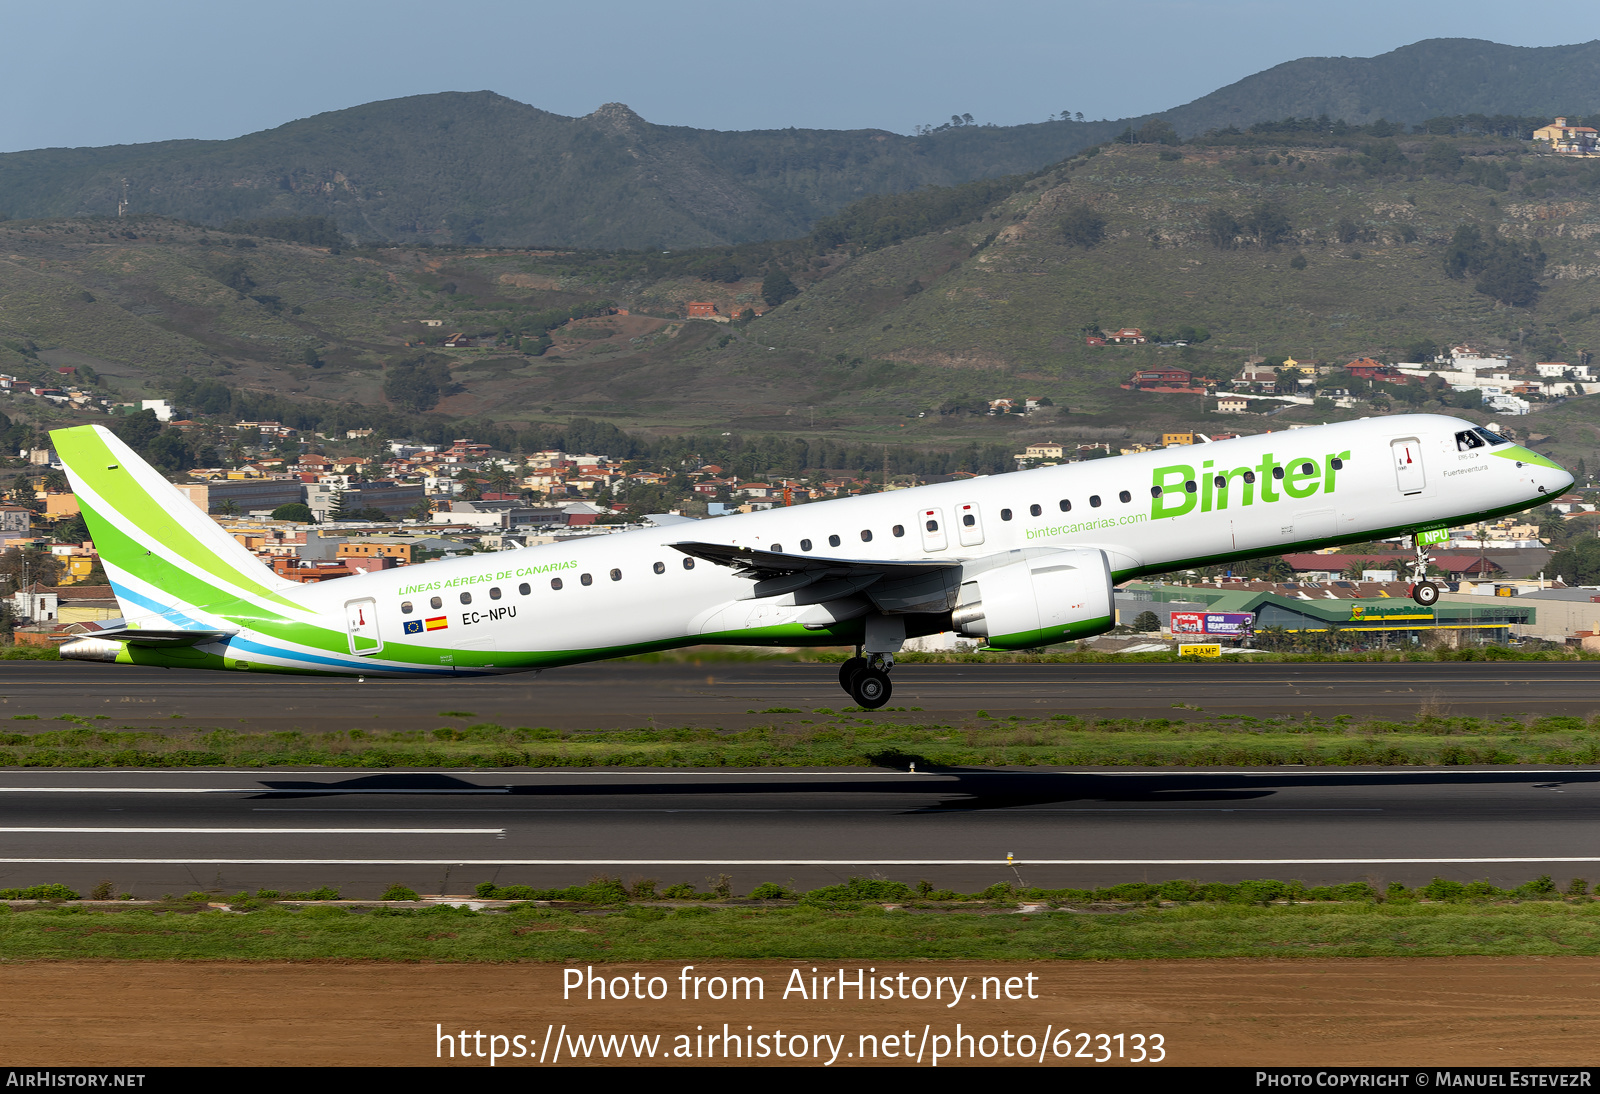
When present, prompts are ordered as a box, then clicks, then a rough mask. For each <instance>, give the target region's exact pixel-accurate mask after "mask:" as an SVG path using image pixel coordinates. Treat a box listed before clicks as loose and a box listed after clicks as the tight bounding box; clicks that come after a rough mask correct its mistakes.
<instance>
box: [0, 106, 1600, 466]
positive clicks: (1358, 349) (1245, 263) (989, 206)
mask: <svg viewBox="0 0 1600 1094" xmlns="http://www.w3.org/2000/svg"><path fill="white" fill-rule="evenodd" d="M1274 142H1275V143H1274ZM969 199H970V200H969ZM1463 229H1465V231H1463ZM1596 239H1600V168H1597V166H1596V164H1595V161H1593V160H1583V159H1581V158H1577V157H1556V156H1549V155H1540V154H1537V153H1535V152H1534V150H1533V149H1532V148H1531V147H1530V146H1529V145H1528V144H1527V142H1523V141H1518V140H1513V139H1509V138H1502V137H1485V136H1481V135H1480V136H1410V137H1405V138H1402V139H1400V140H1393V139H1381V138H1380V139H1374V138H1373V137H1372V136H1371V135H1369V134H1365V133H1362V132H1360V131H1352V132H1348V133H1346V134H1344V135H1343V136H1332V135H1329V134H1323V133H1310V134H1301V135H1298V136H1282V135H1280V136H1271V135H1263V134H1257V135H1252V136H1247V137H1239V136H1232V135H1218V136H1216V137H1213V138H1207V139H1201V140H1196V141H1191V142H1189V143H1187V144H1184V145H1182V146H1179V147H1172V146H1168V145H1159V144H1157V145H1151V144H1133V145H1127V144H1111V145H1107V146H1104V147H1103V148H1101V147H1097V148H1094V149H1091V150H1087V151H1086V152H1084V153H1083V154H1080V155H1078V156H1076V157H1073V158H1071V159H1069V160H1067V161H1065V162H1063V163H1060V164H1058V165H1056V166H1055V167H1052V168H1050V169H1048V170H1045V171H1041V172H1037V173H1035V174H1033V175H1031V176H1028V177H1025V178H1014V179H1010V180H1006V181H995V182H977V183H969V184H966V185H965V186H963V187H958V188H955V189H953V190H944V189H927V190H920V191H915V192H912V193H909V194H900V195H880V196H877V197H873V198H870V199H867V200H865V201H862V202H859V203H856V204H855V205H854V206H852V207H851V208H850V209H849V210H847V211H846V212H845V213H844V214H841V215H839V216H836V217H831V218H828V219H827V220H826V221H824V223H823V224H822V225H821V226H819V228H818V230H817V231H816V232H814V233H813V234H812V235H811V236H809V237H802V238H798V239H792V240H787V241H780V242H764V243H751V244H746V245H743V246H741V247H738V248H732V249H727V248H719V249H716V250H712V251H703V252H673V253H672V254H670V255H662V254H641V253H637V252H629V253H615V252H610V253H608V252H596V251H589V252H579V251H548V250H546V251H530V250H526V249H524V250H511V249H506V250H494V249H477V250H473V249H449V250H447V249H443V248H438V249H434V248H416V247H383V248H362V249H345V250H344V251H343V253H332V251H331V250H330V249H329V248H326V247H320V246H312V245H309V244H305V243H295V242H291V241H287V240H281V239H272V238H266V237H252V236H249V235H241V234H237V233H222V232H212V231H206V230H203V229H200V228H197V227H194V226H192V225H186V224H182V223H180V222H176V221H172V220H164V219H161V218H157V217H151V216H144V217H128V218H124V219H121V220H118V219H114V218H87V219H82V218H79V219H72V218H63V219H59V220H35V221H13V222H9V223H5V224H0V302H3V303H0V370H4V371H7V372H10V373H13V374H15V375H18V376H21V377H23V378H25V379H27V380H29V381H30V382H39V381H48V382H51V383H59V382H61V377H60V374H59V373H58V372H57V370H58V369H60V368H65V367H76V368H77V369H78V370H79V371H78V373H77V374H76V375H77V376H79V377H83V376H86V375H88V373H86V372H85V371H84V370H85V368H86V367H87V368H88V369H90V370H92V373H93V374H94V375H95V376H97V377H98V379H99V381H100V382H101V388H100V389H99V390H101V391H102V392H103V393H105V394H107V395H110V394H115V395H116V396H117V397H119V398H123V399H128V398H133V397H142V398H150V397H160V396H166V397H171V398H175V399H176V400H177V401H178V405H179V406H181V407H184V408H186V409H191V410H193V411H194V412H195V413H198V414H216V415H223V414H225V413H227V412H229V411H231V412H232V413H233V415H234V416H235V417H243V418H248V419H261V418H280V419H282V420H285V421H294V422H297V423H300V424H301V425H302V426H303V427H305V428H315V429H321V430H326V429H328V428H329V423H330V419H329V418H327V417H326V415H328V414H335V415H336V416H335V418H334V419H332V420H333V421H334V422H335V423H337V424H336V425H335V428H337V429H338V430H340V431H342V430H343V429H345V428H350V427H355V426H361V425H368V426H371V425H379V424H382V423H383V422H384V421H387V422H389V423H390V424H389V425H387V426H385V428H389V429H391V430H392V431H396V432H404V433H411V432H415V427H414V426H413V425H411V424H406V423H401V422H400V421H399V418H398V417H397V416H398V415H400V414H401V413H402V412H405V413H410V414H412V416H413V418H414V417H415V415H416V414H418V413H421V412H431V413H430V417H429V420H430V421H432V422H433V423H434V425H435V426H437V428H438V430H439V431H441V432H445V431H450V430H454V432H450V433H449V435H450V436H464V435H467V434H468V433H471V432H473V431H474V430H477V429H479V428H480V425H479V424H477V423H482V422H493V423H505V424H510V425H512V426H515V427H516V428H519V429H520V428H523V427H525V426H527V425H529V424H537V425H548V424H550V423H553V422H560V421H563V420H565V419H567V418H569V417H571V416H574V415H575V416H577V417H580V418H588V419H602V420H606V421H610V422H613V423H616V424H617V425H619V426H621V427H623V428H625V429H628V430H632V431H639V432H649V433H656V434H671V435H679V434H682V433H683V432H684V431H695V430H703V431H705V432H708V433H711V434H712V435H716V434H719V433H722V432H731V431H741V432H766V433H772V434H775V435H781V436H786V437H789V438H796V439H804V438H816V437H818V436H828V437H831V438H834V439H841V440H848V441H849V442H850V443H851V444H856V445H860V444H874V445H876V444H881V443H889V444H897V445H909V446H926V447H930V448H931V447H942V448H946V449H947V448H948V447H949V446H951V445H958V444H959V445H965V444H969V443H972V442H981V443H985V444H988V443H1004V444H1015V443H1018V442H1022V441H1026V440H1028V439H1030V438H1031V439H1038V440H1057V441H1064V440H1069V439H1080V440H1110V441H1115V440H1117V439H1125V438H1129V437H1131V438H1133V439H1137V440H1149V439H1150V438H1152V437H1154V436H1155V435H1157V434H1158V433H1159V432H1160V431H1163V430H1177V429H1192V428H1199V429H1201V431H1202V432H1207V433H1213V432H1218V431H1226V430H1232V429H1236V428H1243V429H1245V430H1247V431H1251V432H1257V431H1260V430H1262V429H1280V428H1284V427H1286V426H1287V425H1290V424H1294V423H1304V422H1307V421H1320V420H1324V419H1327V418H1338V417H1341V416H1343V417H1353V416H1359V415H1362V414H1369V413H1373V412H1374V411H1373V410H1372V409H1370V408H1369V407H1367V406H1366V405H1365V404H1363V405H1361V406H1358V407H1357V408H1355V409H1353V410H1337V411H1334V410H1331V409H1329V408H1326V407H1324V408H1312V407H1309V406H1308V407H1303V408H1296V409H1289V410H1285V411H1282V412H1281V413H1276V414H1274V415H1273V416H1272V417H1270V418H1262V417H1259V416H1246V417H1241V418H1232V417H1225V418H1219V417H1218V416H1217V415H1216V414H1215V413H1213V412H1212V411H1211V410H1209V409H1207V403H1206V401H1205V400H1204V399H1202V398H1200V397H1199V396H1197V395H1185V394H1160V393H1154V392H1146V391H1130V390H1127V389H1125V388H1123V387H1122V386H1121V385H1122V384H1123V383H1125V382H1127V380H1128V378H1129V376H1130V374H1131V373H1133V372H1134V371H1135V370H1139V369H1147V368H1152V367H1161V366H1181V367H1183V368H1185V369H1190V370H1192V371H1194V372H1195V373H1197V374H1198V375H1201V376H1209V377H1212V378H1215V379H1218V380H1226V379H1227V378H1228V377H1231V376H1233V375H1235V374H1236V373H1237V370H1238V368H1239V366H1240V365H1241V364H1242V363H1243V361H1244V360H1245V358H1247V357H1248V356H1251V355H1255V354H1259V355H1261V356H1264V357H1269V358H1270V357H1274V356H1277V357H1283V356H1293V357H1295V358H1297V359H1300V360H1314V361H1323V362H1329V363H1334V364H1338V363H1341V362H1343V361H1348V360H1351V359H1353V358H1356V357H1360V356H1366V355H1376V356H1380V357H1383V358H1385V359H1389V360H1414V359H1415V357H1414V356H1412V355H1413V354H1417V353H1421V352H1423V351H1422V350H1418V349H1415V348H1414V347H1415V346H1416V345H1417V344H1418V343H1423V342H1429V343H1432V344H1434V345H1435V346H1448V345H1452V344H1456V343H1459V342H1463V341H1465V342H1470V343H1472V344H1475V345H1478V346H1480V347H1482V348H1484V349H1488V350H1495V351H1503V352H1507V353H1510V354H1512V355H1514V357H1515V359H1516V363H1517V364H1518V365H1527V364H1529V363H1531V362H1534V361H1552V360H1556V361H1561V360H1564V361H1569V362H1572V363H1574V364H1581V363H1585V362H1586V360H1587V357H1586V354H1587V353H1588V351H1591V350H1593V349H1595V348H1597V347H1600V306H1597V304H1596V302H1595V295H1594V288H1595V285H1596V284H1597V283H1600V263H1597V261H1596V257H1595V241H1596ZM1475 255H1476V256H1477V257H1474V256H1475ZM1480 260H1481V261H1480ZM780 270H781V271H783V272H784V273H785V279H786V280H787V281H790V282H792V284H793V286H794V288H795V289H796V290H797V292H796V294H795V295H793V296H792V297H791V298H789V299H787V300H786V301H784V302H782V303H780V304H778V305H776V306H771V305H769V304H768V303H767V302H766V301H765V297H766V296H767V295H771V294H768V293H767V292H766V291H765V289H764V286H765V283H766V281H767V280H768V277H769V275H770V274H772V273H774V272H775V271H780ZM1497 270H1498V274H1497V273H1496V271H1497ZM1519 271H1520V274H1526V275H1527V277H1529V278H1531V279H1533V280H1534V281H1535V282H1536V284H1535V285H1534V286H1533V288H1532V289H1531V290H1530V291H1529V293H1528V294H1527V295H1526V296H1523V295H1521V294H1520V293H1518V292H1516V291H1507V289H1508V286H1507V285H1506V284H1505V283H1504V278H1505V277H1507V276H1508V277H1509V278H1510V280H1511V282H1513V283H1512V284H1511V285H1510V286H1509V288H1510V289H1512V290H1515V289H1516V288H1517V285H1516V284H1515V281H1516V278H1517V277H1518V276H1520V274H1519ZM1497 277H1498V278H1500V280H1497ZM774 280H775V281H776V279H774ZM1497 294H1499V295H1498V296H1497ZM785 295H787V293H786V294H785ZM691 301H697V302H703V303H708V304H714V305H715V306H716V308H717V310H718V312H719V313H720V316H722V317H726V316H730V315H735V314H739V313H741V312H743V311H744V310H745V309H746V308H753V309H755V310H761V311H764V312H765V314H763V315H761V316H760V317H759V318H756V319H754V320H753V321H748V322H735V323H731V324H721V323H715V322H701V321H685V320H684V318H683V317H684V315H685V314H686V310H687V305H688V303H689V302H691ZM1519 301H1520V302H1519ZM613 308H615V309H626V312H625V313H624V312H623V311H620V310H619V311H617V312H616V313H615V314H612V310H613ZM1123 326H1133V327H1140V328H1143V329H1144V330H1145V331H1146V332H1147V333H1149V334H1152V335H1156V334H1161V335H1165V336H1166V338H1167V340H1178V339H1180V338H1181V340H1184V341H1189V342H1191V343H1192V344H1191V345H1189V346H1187V347H1176V346H1168V347H1160V346H1157V345H1142V346H1091V345H1088V344H1087V343H1086V341H1085V332H1086V330H1087V331H1093V330H1094V329H1096V328H1102V329H1108V330H1109V329H1116V328H1118V327H1123ZM457 333H461V334H465V335H466V341H467V343H468V344H467V347H465V348H461V347H459V346H455V347H447V346H445V345H444V344H443V343H444V342H445V340H446V339H447V338H449V337H450V336H451V335H455V334H457ZM1202 334H1204V335H1205V337H1201V335H1202ZM1409 394H1411V395H1415V396H1417V397H1418V398H1424V399H1426V398H1429V397H1428V396H1427V395H1426V394H1425V393H1424V392H1423V390H1422V389H1421V388H1417V389H1415V390H1414V391H1411V392H1409ZM1024 396H1026V397H1042V396H1048V397H1049V398H1050V399H1051V400H1052V401H1053V403H1054V404H1055V406H1054V407H1053V408H1051V410H1052V413H1050V414H1040V415H1029V416H1028V417H1027V418H1025V419H1024V418H1021V417H1020V416H1011V415H1007V416H1005V417H1003V418H992V417H989V416H987V415H984V414H982V413H981V412H980V413H976V414H975V413H973V411H974V409H975V408H980V407H986V406H987V401H988V400H990V399H995V398H999V397H1009V398H1019V397H1024ZM1395 398H1396V399H1397V403H1396V405H1397V406H1398V405H1400V403H1399V402H1398V400H1399V398H1400V396H1399V395H1398V394H1397V395H1396V396H1395ZM1427 405H1429V406H1433V405H1435V404H1434V403H1431V402H1430V403H1428V404H1427ZM1450 405H1451V409H1452V412H1454V411H1455V410H1457V409H1461V410H1462V412H1463V413H1473V412H1471V411H1468V410H1466V409H1465V408H1461V407H1460V406H1459V404H1457V403H1452V404H1450ZM1535 405H1536V406H1538V407H1539V408H1540V412H1539V413H1537V414H1534V415H1531V416H1530V418H1529V419H1525V420H1523V419H1519V420H1518V427H1519V428H1523V426H1524V424H1527V425H1531V426H1532V427H1533V428H1534V429H1536V430H1538V431H1539V432H1542V433H1547V434H1550V435H1551V436H1552V437H1553V438H1554V439H1553V440H1551V441H1550V442H1549V444H1548V445H1546V446H1545V449H1543V450H1548V451H1550V452H1552V453H1553V454H1555V455H1556V456H1557V458H1560V459H1563V460H1567V461H1569V462H1571V463H1574V464H1575V463H1576V460H1577V459H1579V458H1582V459H1584V460H1586V461H1587V462H1588V464H1589V465H1590V466H1594V465H1595V461H1596V459H1597V458H1600V429H1597V428H1596V427H1595V424H1594V423H1595V417H1594V411H1593V406H1594V400H1593V399H1592V398H1591V399H1573V400H1570V401H1569V402H1567V403H1566V404H1561V405H1556V404H1542V403H1541V404H1535ZM313 407H320V408H322V409H321V410H320V411H319V412H318V413H320V414H322V415H323V417H318V418H315V419H313V418H312V417H311V416H310V411H309V409H308V408H313ZM1062 408H1068V410H1067V412H1065V413H1063V412H1062ZM5 413H6V414H7V415H8V416H10V417H12V418H13V419H17V418H19V417H26V418H27V419H28V420H29V421H36V422H39V423H40V424H41V425H42V424H45V423H46V422H49V421H55V420H57V419H56V418H55V417H51V416H52V415H64V414H65V411H58V410H57V409H56V408H52V407H50V406H48V405H46V404H43V403H42V401H41V400H37V399H34V398H32V397H28V396H21V395H16V396H12V397H11V398H10V399H7V400H5ZM432 415H445V416H449V418H450V419H453V420H454V423H455V424H450V423H449V422H446V421H445V419H442V418H438V417H433V416H432ZM61 420H67V419H66V418H64V417H63V418H61ZM1479 420H1483V416H1482V415H1479ZM1010 451H1020V448H1011V449H1010Z"/></svg>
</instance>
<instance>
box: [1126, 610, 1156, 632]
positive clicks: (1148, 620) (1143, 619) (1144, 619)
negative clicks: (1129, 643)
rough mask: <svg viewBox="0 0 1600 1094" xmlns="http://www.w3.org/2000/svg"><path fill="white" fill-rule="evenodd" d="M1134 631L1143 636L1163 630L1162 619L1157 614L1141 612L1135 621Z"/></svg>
mask: <svg viewBox="0 0 1600 1094" xmlns="http://www.w3.org/2000/svg"><path fill="white" fill-rule="evenodd" d="M1133 629H1134V630H1136V631H1138V632H1139V633H1141V634H1149V633H1150V632H1152V631H1159V630H1160V629H1161V619H1160V617H1159V616H1157V615H1156V613H1155V612H1151V611H1144V612H1140V613H1139V614H1138V615H1137V616H1136V617H1135V618H1134V620H1133Z"/></svg>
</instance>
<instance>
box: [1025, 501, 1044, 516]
mask: <svg viewBox="0 0 1600 1094" xmlns="http://www.w3.org/2000/svg"><path fill="white" fill-rule="evenodd" d="M1042 512H1044V508H1043V507H1042V506H1040V505H1038V504H1034V505H1030V506H1028V513H1029V514H1030V515H1032V516H1035V517H1036V516H1038V515H1039V514H1040V513H1042Z"/></svg>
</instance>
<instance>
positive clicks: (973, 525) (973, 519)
mask: <svg viewBox="0 0 1600 1094" xmlns="http://www.w3.org/2000/svg"><path fill="white" fill-rule="evenodd" d="M956 520H958V521H960V524H959V525H958V526H957V527H958V531H959V533H960V535H961V546H963V547H976V546H978V544H980V543H982V542H983V518H982V517H981V516H980V515H979V513H978V507H977V506H976V505H963V506H961V507H960V508H959V509H957V510H956Z"/></svg>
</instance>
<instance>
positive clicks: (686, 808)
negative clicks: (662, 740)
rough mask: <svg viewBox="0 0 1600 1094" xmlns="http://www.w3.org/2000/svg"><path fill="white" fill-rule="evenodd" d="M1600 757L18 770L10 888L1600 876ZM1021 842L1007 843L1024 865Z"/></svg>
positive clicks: (366, 888)
mask: <svg viewBox="0 0 1600 1094" xmlns="http://www.w3.org/2000/svg"><path fill="white" fill-rule="evenodd" d="M1597 821H1600V771H1595V770H1593V769H1576V768H1566V769H1517V768H1507V769H1470V768H1469V769H1461V768H1456V769H1449V770H1438V769H1417V768H1386V769H1373V770H1362V769H1305V768H1302V769H1292V768H1284V769H1278V770H1248V771H1195V770H1182V771H1128V770H1125V769H1117V770H1082V771H1071V770H1061V771H1049V770H1039V769H1025V770H1024V769H1014V770H999V771H997V770H957V771H942V772H940V773H937V774H911V773H902V772H895V771H885V770H864V769H841V770H830V771H818V770H810V771H794V770H770V769H767V770H758V771H726V770H694V771H680V770H651V771H612V770H604V771H593V770H588V771H586V770H539V771H526V770H518V771H487V770H478V771H472V772H461V771H413V772H385V773H381V774H357V773H351V772H326V771H317V772H312V771H305V770H299V771H260V770H257V771H161V772H153V771H132V770H79V771H64V770H52V771H44V770H17V769H13V770H8V771H3V772H0V887H7V888H10V887H20V886H24V885H29V884H37V883H39V882H43V881H60V882H63V883H66V884H69V885H72V886H74V887H76V888H79V889H80V890H85V891H86V890H87V889H89V888H91V887H92V886H93V885H95V884H96V883H97V882H99V881H101V880H102V879H104V880H107V881H109V882H111V884H112V885H113V887H114V888H115V890H116V891H118V892H124V891H127V892H132V893H134V894H135V895H136V896H139V897H144V898H148V897H154V896H159V895H162V894H164V893H183V892H188V891H191V890H195V889H200V890H215V891H220V892H233V891H237V890H239V889H244V888H249V889H255V888H262V887H268V888H275V889H280V890H303V889H310V888H315V887H317V886H320V885H323V884H328V885H332V886H335V887H338V888H340V889H341V890H342V891H343V892H344V894H345V895H346V896H348V897H365V898H372V897H376V896H377V895H378V894H379V893H380V892H381V891H382V890H383V889H384V888H385V887H386V886H388V885H389V884H392V883H395V882H399V883H403V884H406V885H409V886H410V887H412V888H414V889H416V890H418V891H419V892H422V893H425V894H427V893H433V894H470V893H471V892H472V888H473V886H474V885H475V884H477V883H478V882H482V881H495V882H498V883H500V884H531V885H535V886H539V887H551V886H559V885H568V884H574V883H579V882H582V881H585V880H587V879H588V878H590V877H593V876H594V875H597V874H609V875H614V876H619V877H622V878H623V879H625V880H631V879H637V878H644V877H653V878H657V879H659V880H660V882H661V883H662V884H663V885H667V884H674V883H677V882H681V881H689V882H692V883H694V884H696V885H697V886H699V887H701V888H702V889H703V888H705V887H706V881H707V879H708V878H714V877H716V876H717V875H720V874H727V875H729V876H730V877H731V878H732V879H733V886H734V890H735V891H736V892H741V893H742V892H747V891H749V890H750V889H751V888H753V887H754V886H755V885H757V884H760V883H761V882H765V881H776V882H780V883H788V884H792V885H794V886H796V887H800V888H811V887H815V886H818V885H824V884H831V883H834V882H836V881H841V880H843V879H845V878H847V877H850V876H852V875H864V876H878V877H888V878H894V879H898V880H903V881H907V882H915V881H917V880H918V879H920V878H927V879H928V880H930V881H931V882H932V883H933V884H934V885H935V886H940V887H951V888H956V889H960V890H963V891H974V890H977V889H981V888H984V887H986V886H988V885H991V884H993V883H995V882H998V881H1014V882H1020V883H1022V884H1025V885H1039V886H1049V887H1056V886H1066V885H1077V886H1091V885H1103V884H1110V883H1115V882H1119V881H1134V880H1149V881H1162V880H1167V879H1170V878H1177V877H1189V878H1199V879H1204V880H1237V879H1240V878H1250V877H1276V878H1282V879H1290V878H1298V879H1301V880H1303V881H1305V882H1307V883H1308V884H1327V883H1336V882H1344V881H1353V880H1370V881H1372V882H1373V883H1375V884H1377V885H1379V886H1380V887H1381V886H1382V885H1383V884H1386V883H1387V882H1389V881H1395V880H1398V881H1403V882H1406V883H1407V884H1413V885H1414V884H1418V883H1421V882H1425V881H1427V880H1428V879H1429V878H1432V877H1434V876H1444V877H1451V878H1456V879H1459V880H1468V879H1472V878H1488V879H1490V880H1492V881H1495V882H1496V883H1497V884H1500V885H1503V886H1513V885H1517V884H1520V883H1522V882H1524V881H1527V880H1530V879H1532V878H1535V877H1537V876H1538V875H1540V874H1545V873H1548V874H1551V875H1553V876H1554V877H1555V878H1556V879H1557V881H1558V882H1559V883H1561V884H1563V885H1565V883H1566V881H1567V879H1569V878H1572V877H1586V878H1590V879H1591V880H1592V879H1595V878H1596V877H1600V843H1597V842H1596V840H1595V838H1594V837H1595V832H1596V823H1597ZM1008 856H1009V857H1010V859H1009V861H1008Z"/></svg>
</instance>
